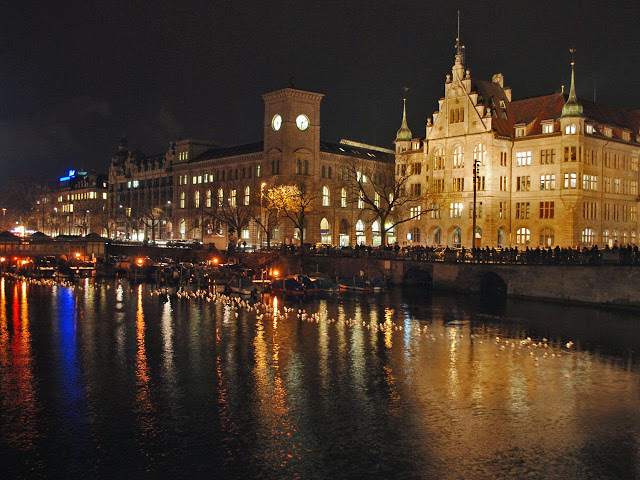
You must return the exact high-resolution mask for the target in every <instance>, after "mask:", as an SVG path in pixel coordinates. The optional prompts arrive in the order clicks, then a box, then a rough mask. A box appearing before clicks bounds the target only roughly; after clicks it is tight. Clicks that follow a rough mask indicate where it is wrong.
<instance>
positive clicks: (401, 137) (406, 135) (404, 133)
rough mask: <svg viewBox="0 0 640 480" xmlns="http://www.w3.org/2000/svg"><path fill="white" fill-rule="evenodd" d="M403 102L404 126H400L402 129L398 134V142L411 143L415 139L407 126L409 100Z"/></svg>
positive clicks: (404, 99)
mask: <svg viewBox="0 0 640 480" xmlns="http://www.w3.org/2000/svg"><path fill="white" fill-rule="evenodd" d="M402 102H403V105H402V125H400V129H399V130H398V132H397V133H396V140H395V141H396V142H402V141H410V140H411V139H412V138H413V136H412V135H411V130H409V126H408V125H407V99H406V98H403V99H402Z"/></svg>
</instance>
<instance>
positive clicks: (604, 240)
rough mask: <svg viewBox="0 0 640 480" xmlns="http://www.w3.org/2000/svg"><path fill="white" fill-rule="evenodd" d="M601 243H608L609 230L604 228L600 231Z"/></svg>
mask: <svg viewBox="0 0 640 480" xmlns="http://www.w3.org/2000/svg"><path fill="white" fill-rule="evenodd" d="M602 243H604V244H605V245H606V244H607V243H609V230H608V229H606V228H605V229H604V230H603V231H602Z"/></svg>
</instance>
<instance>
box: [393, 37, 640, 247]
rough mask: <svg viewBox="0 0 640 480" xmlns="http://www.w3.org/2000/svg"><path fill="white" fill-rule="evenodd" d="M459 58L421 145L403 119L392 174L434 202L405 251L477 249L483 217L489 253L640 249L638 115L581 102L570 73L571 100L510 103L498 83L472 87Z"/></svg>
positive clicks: (409, 234)
mask: <svg viewBox="0 0 640 480" xmlns="http://www.w3.org/2000/svg"><path fill="white" fill-rule="evenodd" d="M463 52H464V50H463V49H462V48H458V52H457V55H456V57H455V63H454V65H453V68H452V71H451V74H450V75H447V76H446V80H445V84H444V96H443V97H442V98H441V99H440V100H439V101H438V109H437V111H436V112H434V113H433V116H432V118H429V119H428V120H427V125H426V134H425V136H424V137H417V138H414V137H412V135H411V132H410V130H409V128H408V126H407V125H406V118H403V123H402V127H401V129H400V130H398V134H397V137H396V140H395V145H396V163H397V165H396V172H397V174H398V175H401V174H402V173H401V172H404V171H406V172H408V175H410V177H409V183H415V184H420V185H421V189H422V191H423V192H426V193H425V194H424V198H423V202H424V204H423V209H424V210H423V211H424V213H421V214H420V215H419V216H416V218H415V219H414V220H412V221H411V222H408V223H405V224H403V225H402V226H401V231H400V234H399V236H400V238H401V240H402V242H403V243H406V244H422V245H447V246H455V247H459V246H466V247H470V246H471V245H473V243H474V242H473V236H474V235H473V223H474V210H475V214H476V230H475V243H476V244H477V245H480V246H483V247H484V246H490V247H507V246H518V247H519V248H526V247H527V246H528V247H530V248H535V247H538V246H539V247H546V246H550V247H555V246H561V247H563V246H573V247H575V246H579V247H583V246H592V245H598V246H599V247H604V246H605V245H609V246H613V245H616V244H617V245H625V244H636V243H637V241H638V239H637V235H638V232H639V230H638V228H639V225H638V200H639V198H638V158H639V157H640V112H639V111H627V110H623V109H620V108H616V107H612V106H609V105H605V104H602V103H596V102H593V101H589V100H586V99H582V98H580V99H578V98H577V97H576V92H575V85H574V72H573V68H574V67H573V63H572V73H571V88H570V92H569V95H566V94H564V93H558V94H551V95H546V96H541V97H533V98H526V99H522V100H513V99H512V92H511V89H510V88H508V87H506V86H505V79H504V77H503V75H502V74H496V75H494V76H493V78H492V79H491V81H485V80H478V79H475V78H472V77H471V74H470V71H469V70H468V69H465V66H464V54H463ZM474 167H475V168H476V169H477V170H476V175H475V177H476V178H477V179H476V181H475V186H476V188H475V193H476V200H475V203H474ZM474 206H475V209H474Z"/></svg>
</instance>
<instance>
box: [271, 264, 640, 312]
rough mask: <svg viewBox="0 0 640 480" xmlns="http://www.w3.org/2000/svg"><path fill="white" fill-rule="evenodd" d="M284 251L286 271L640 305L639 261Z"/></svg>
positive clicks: (618, 304) (629, 306) (605, 303)
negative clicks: (525, 261)
mask: <svg viewBox="0 0 640 480" xmlns="http://www.w3.org/2000/svg"><path fill="white" fill-rule="evenodd" d="M302 262H303V264H302V265H301V260H300V258H299V257H296V256H283V257H281V258H280V259H279V260H278V263H279V264H281V265H282V267H281V268H283V271H284V272H287V273H297V272H301V271H302V272H305V273H311V272H316V271H317V272H321V273H324V274H326V275H328V276H329V277H331V278H334V279H335V278H336V277H350V276H355V275H359V274H361V273H362V274H364V275H367V276H369V277H380V278H384V279H385V280H386V281H387V282H389V283H392V284H398V285H424V286H425V287H426V288H435V289H441V290H449V291H459V292H462V293H467V294H472V293H481V291H482V288H483V285H486V284H491V285H495V284H501V285H502V286H503V288H504V291H505V293H506V294H507V295H509V296H515V297H523V298H530V299H544V300H552V301H562V302H578V303H591V304H600V305H615V306H619V307H627V308H634V309H635V308H638V309H640V266H638V265H636V266H622V265H505V264H497V263H453V262H424V261H412V260H407V259H397V260H395V259H375V258H336V257H323V256H311V257H309V258H306V259H303V260H302Z"/></svg>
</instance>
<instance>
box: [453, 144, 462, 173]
mask: <svg viewBox="0 0 640 480" xmlns="http://www.w3.org/2000/svg"><path fill="white" fill-rule="evenodd" d="M462 167H464V154H463V151H462V147H461V146H460V145H458V146H457V147H456V148H455V149H454V150H453V168H462Z"/></svg>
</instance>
